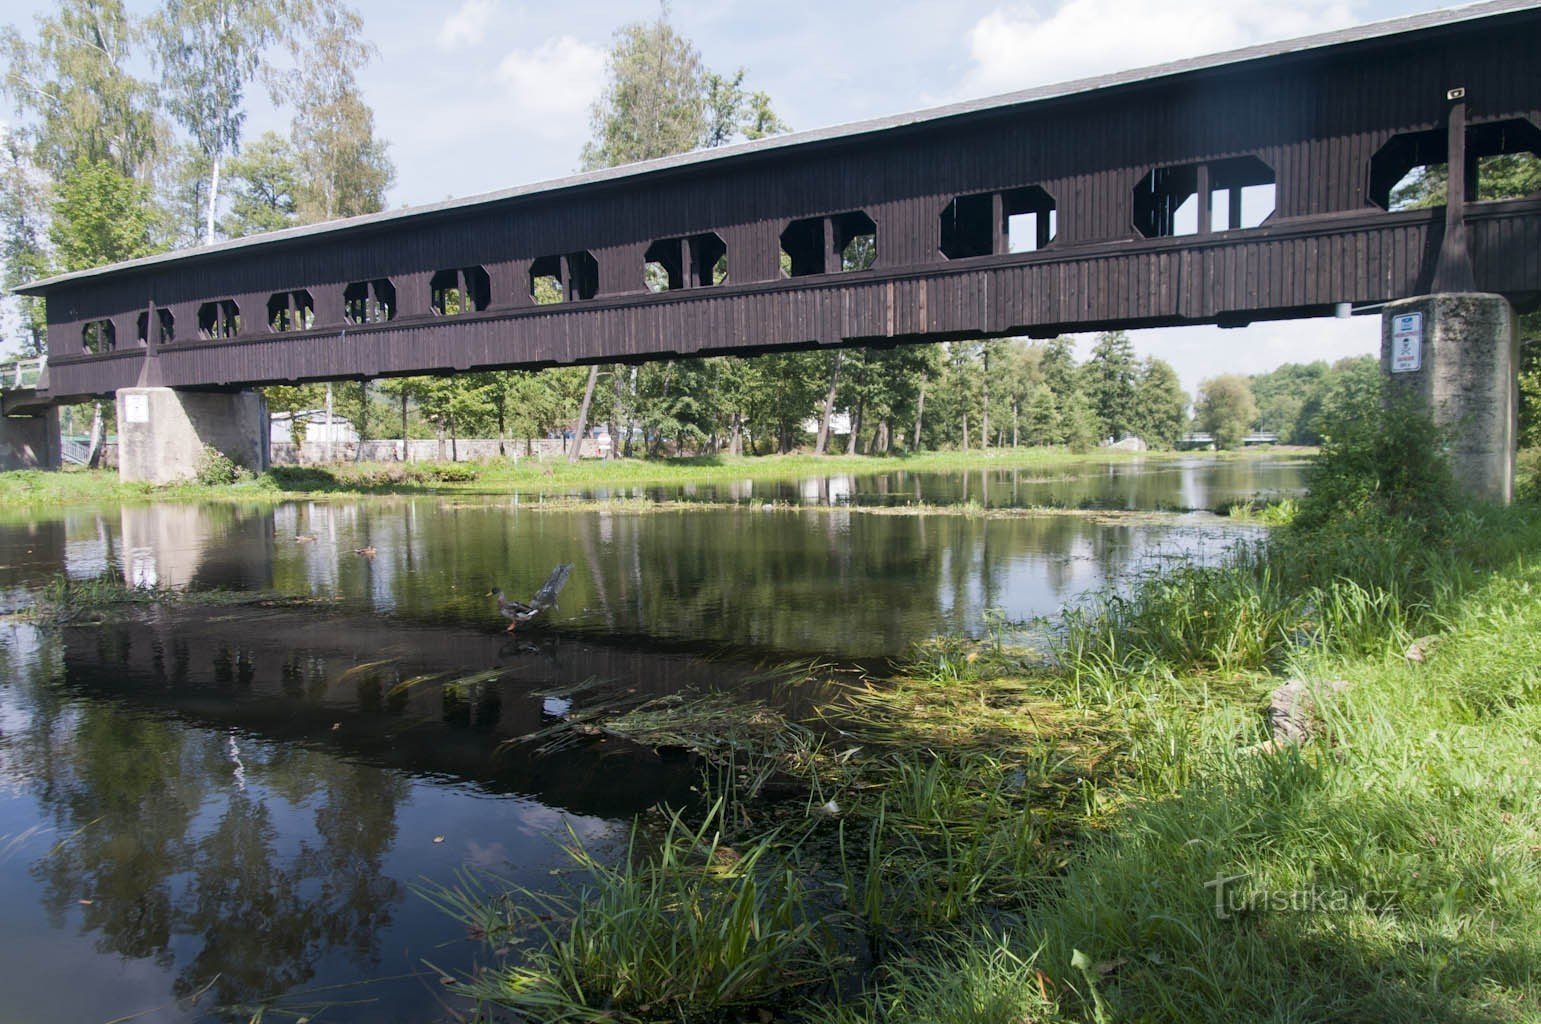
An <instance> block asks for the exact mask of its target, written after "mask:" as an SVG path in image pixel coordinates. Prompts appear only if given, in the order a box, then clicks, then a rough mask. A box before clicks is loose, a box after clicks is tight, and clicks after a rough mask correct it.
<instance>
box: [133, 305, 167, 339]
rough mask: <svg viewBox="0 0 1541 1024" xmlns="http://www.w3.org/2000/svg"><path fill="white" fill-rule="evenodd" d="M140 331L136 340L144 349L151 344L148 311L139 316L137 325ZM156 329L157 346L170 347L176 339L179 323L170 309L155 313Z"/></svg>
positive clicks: (159, 310) (158, 310)
mask: <svg viewBox="0 0 1541 1024" xmlns="http://www.w3.org/2000/svg"><path fill="white" fill-rule="evenodd" d="M137 327H138V331H137V337H136V338H135V340H136V341H137V342H138V343H139V346H140V347H141V348H143V347H144V346H146V345H148V344H149V343H150V312H149V310H146V311H145V312H143V313H140V314H139V321H138V324H137ZM155 327H156V338H155V343H156V344H157V345H169V344H171V342H172V340H173V339H175V338H176V333H177V322H176V318H175V317H174V316H172V315H171V310H169V309H157V310H156V311H155Z"/></svg>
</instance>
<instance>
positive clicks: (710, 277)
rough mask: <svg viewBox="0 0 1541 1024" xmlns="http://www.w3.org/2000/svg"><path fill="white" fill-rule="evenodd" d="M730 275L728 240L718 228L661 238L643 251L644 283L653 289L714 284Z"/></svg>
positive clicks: (711, 285)
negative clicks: (723, 237) (717, 231)
mask: <svg viewBox="0 0 1541 1024" xmlns="http://www.w3.org/2000/svg"><path fill="white" fill-rule="evenodd" d="M727 279H728V244H727V243H726V242H724V241H723V240H722V237H721V236H720V235H718V234H717V233H716V232H715V231H708V232H705V233H703V234H699V235H686V236H684V237H682V238H660V239H658V240H657V241H655V242H653V244H651V245H649V246H648V247H647V251H646V252H645V253H643V255H642V283H643V284H644V285H645V286H646V287H647V290H648V291H650V292H670V291H677V290H678V289H681V288H711V287H714V286H716V285H720V284H722V283H723V282H725V281H726V280H727Z"/></svg>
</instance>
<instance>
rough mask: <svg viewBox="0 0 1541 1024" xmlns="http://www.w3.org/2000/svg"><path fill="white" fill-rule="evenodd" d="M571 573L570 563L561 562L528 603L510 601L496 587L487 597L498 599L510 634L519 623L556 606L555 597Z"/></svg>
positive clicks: (565, 584) (499, 609)
mask: <svg viewBox="0 0 1541 1024" xmlns="http://www.w3.org/2000/svg"><path fill="white" fill-rule="evenodd" d="M572 571H573V567H572V563H571V562H563V563H562V564H561V565H559V566H557V567H556V568H555V569H552V570H551V575H550V576H547V577H546V582H545V583H543V584H541V588H540V589H539V590H537V591H536V592H535V596H534V597H532V598H530V600H529V601H528V602H525V601H510V600H508V599H507V598H506V597H504V596H503V591H502V590H499V589H498V588H497V587H494V588H492V592H491V593H490V594H488V595H487V596H488V597H495V598H497V599H498V611H500V612H502V613H503V616H504V617H505V618H506V619H508V630H507V631H508V632H510V633H512V632H513V631H514V630H515V629H517V628H518V627H519V623H521V622H529V621H530V620H531V619H533V618H535V616H537V615H539V614H540V613H541V612H543V611H545V610H546V609H547V608H552V607H555V606H556V597H557V595H558V594H560V593H561V592H562V588H563V587H565V586H567V577H568V576H570V575H571V574H572Z"/></svg>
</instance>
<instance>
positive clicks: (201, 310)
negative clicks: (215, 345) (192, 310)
mask: <svg viewBox="0 0 1541 1024" xmlns="http://www.w3.org/2000/svg"><path fill="white" fill-rule="evenodd" d="M240 332H241V310H240V307H239V306H237V305H236V304H235V302H234V301H232V300H231V299H220V300H219V301H218V302H205V303H204V304H203V305H201V306H199V307H198V336H199V337H200V338H207V339H209V340H214V339H218V338H233V337H235V336H236V335H237V334H239V333H240Z"/></svg>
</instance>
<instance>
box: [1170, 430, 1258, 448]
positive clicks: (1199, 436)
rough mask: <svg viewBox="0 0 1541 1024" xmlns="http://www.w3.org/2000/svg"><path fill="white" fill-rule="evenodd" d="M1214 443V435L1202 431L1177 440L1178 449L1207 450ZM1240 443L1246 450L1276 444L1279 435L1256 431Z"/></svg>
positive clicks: (1196, 431) (1185, 435)
mask: <svg viewBox="0 0 1541 1024" xmlns="http://www.w3.org/2000/svg"><path fill="white" fill-rule="evenodd" d="M1214 443H1215V435H1213V434H1210V433H1206V432H1204V431H1202V430H1195V431H1193V432H1191V433H1187V434H1184V435H1183V436H1182V437H1180V438H1178V439H1177V447H1178V448H1208V447H1210V446H1212V445H1213V444H1214ZM1241 443H1242V446H1243V447H1248V448H1250V447H1254V446H1256V445H1260V444H1278V443H1279V435H1278V434H1274V433H1269V432H1268V431H1257V432H1254V433H1251V434H1248V435H1246V436H1245V437H1243V438H1242V439H1241Z"/></svg>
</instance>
